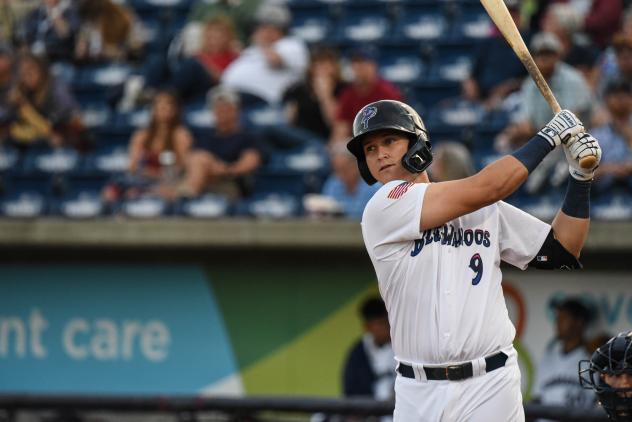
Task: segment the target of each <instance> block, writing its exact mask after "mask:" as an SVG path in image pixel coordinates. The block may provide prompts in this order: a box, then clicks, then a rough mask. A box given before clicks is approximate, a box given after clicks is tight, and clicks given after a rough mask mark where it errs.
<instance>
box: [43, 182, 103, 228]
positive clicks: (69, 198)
mask: <svg viewBox="0 0 632 422" xmlns="http://www.w3.org/2000/svg"><path fill="white" fill-rule="evenodd" d="M108 180H109V175H98V176H95V175H91V176H71V177H68V178H66V180H65V183H64V192H63V193H62V194H61V198H60V199H54V200H51V201H50V202H51V203H50V212H51V214H55V215H60V216H63V217H67V218H73V219H86V218H95V217H99V216H102V215H104V214H105V204H104V202H103V199H102V197H101V192H102V190H103V188H104V186H105V185H106V183H107V181H108Z"/></svg>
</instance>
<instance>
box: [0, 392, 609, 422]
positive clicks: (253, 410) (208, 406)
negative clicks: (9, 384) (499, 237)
mask: <svg viewBox="0 0 632 422" xmlns="http://www.w3.org/2000/svg"><path fill="white" fill-rule="evenodd" d="M0 409H2V410H3V412H4V413H3V416H2V417H3V418H4V419H5V420H6V421H7V422H15V421H17V420H18V417H17V415H18V414H19V412H24V411H31V412H37V411H48V412H49V413H48V419H46V420H55V421H59V422H61V421H65V422H67V421H77V422H80V421H83V420H84V419H83V417H82V416H81V415H82V414H84V413H87V412H95V411H108V412H114V413H116V412H121V413H127V414H129V413H141V414H142V413H147V414H150V413H156V412H158V413H163V414H171V415H173V418H174V420H176V421H180V422H185V421H187V422H189V421H191V422H192V421H198V420H200V421H201V420H218V421H219V420H223V421H231V422H258V421H266V422H267V421H275V420H279V421H282V420H294V421H299V420H305V421H308V420H310V419H309V416H308V415H314V414H320V415H323V417H324V419H322V420H332V421H346V420H347V419H346V418H345V417H347V416H353V417H354V418H353V421H354V422H360V421H365V420H371V417H372V416H381V415H390V414H392V412H393V403H392V402H388V401H376V400H372V399H364V398H340V399H339V398H317V397H279V396H254V397H244V398H228V397H199V396H151V397H150V396H36V395H3V396H0ZM208 412H217V414H221V415H223V416H222V417H220V416H216V418H217V419H212V417H211V419H209V416H208ZM271 412H272V413H271ZM284 413H285V414H288V415H293V419H286V418H284V417H282V416H280V415H282V414H284ZM51 414H52V416H51ZM202 414H207V415H206V416H204V417H202V416H200V415H202ZM260 414H261V415H262V416H259V415H260ZM274 414H276V415H278V416H276V417H275V416H274ZM299 415H303V419H301V418H300V416H299ZM325 415H330V417H329V418H326V417H325ZM525 415H526V419H527V421H534V420H536V419H540V418H542V419H548V420H557V421H560V422H571V421H578V422H602V421H607V420H608V419H607V417H606V416H605V413H604V412H603V410H601V409H593V410H590V411H587V410H584V409H574V408H564V407H554V406H544V405H537V404H527V405H525ZM86 420H87V419H86ZM490 422H492V421H490Z"/></svg>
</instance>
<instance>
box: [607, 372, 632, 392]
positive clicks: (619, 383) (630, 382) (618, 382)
mask: <svg viewBox="0 0 632 422" xmlns="http://www.w3.org/2000/svg"><path fill="white" fill-rule="evenodd" d="M603 380H604V381H605V382H606V383H607V384H608V385H609V386H610V387H613V388H632V374H621V375H608V374H604V375H603ZM623 395H624V396H625V397H632V391H626V392H625V393H623Z"/></svg>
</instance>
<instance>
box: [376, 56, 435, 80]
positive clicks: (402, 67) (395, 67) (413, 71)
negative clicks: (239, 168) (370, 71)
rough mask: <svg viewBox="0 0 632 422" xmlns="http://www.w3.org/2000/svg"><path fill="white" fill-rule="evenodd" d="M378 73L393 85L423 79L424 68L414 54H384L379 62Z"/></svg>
mask: <svg viewBox="0 0 632 422" xmlns="http://www.w3.org/2000/svg"><path fill="white" fill-rule="evenodd" d="M379 67H380V73H381V74H382V76H383V77H384V78H385V79H387V80H389V81H391V82H393V83H397V84H400V83H404V84H405V83H411V82H416V81H418V80H420V79H422V78H423V76H424V73H425V66H424V63H423V62H422V60H421V58H420V57H419V56H418V55H415V54H410V53H409V54H408V55H399V54H397V55H396V54H385V55H382V57H380V60H379Z"/></svg>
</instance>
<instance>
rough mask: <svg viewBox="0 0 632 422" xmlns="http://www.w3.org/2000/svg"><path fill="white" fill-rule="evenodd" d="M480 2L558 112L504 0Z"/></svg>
mask: <svg viewBox="0 0 632 422" xmlns="http://www.w3.org/2000/svg"><path fill="white" fill-rule="evenodd" d="M481 4H482V5H483V7H484V8H485V10H487V14H488V15H489V17H490V18H491V19H492V21H494V23H495V24H496V26H497V27H498V29H499V30H500V32H501V33H502V34H503V37H505V40H507V42H508V43H509V45H510V46H511V48H512V49H513V51H514V53H516V55H517V56H518V58H519V59H520V61H521V62H522V64H523V65H524V67H525V68H527V71H528V72H529V75H531V78H533V81H534V82H535V84H536V86H537V87H538V89H539V90H540V93H541V94H542V96H543V97H544V99H545V100H546V102H547V103H548V104H549V106H550V107H551V110H553V113H555V114H557V113H559V112H560V110H561V108H560V105H559V103H558V102H557V99H555V96H554V95H553V92H551V88H549V84H548V83H546V79H544V76H542V73H540V69H538V66H536V64H535V62H534V61H533V57H531V53H530V52H529V49H528V48H527V46H526V45H525V43H524V40H523V39H522V36H521V35H520V31H518V28H517V27H516V24H515V23H514V21H513V19H512V18H511V15H510V14H509V10H508V9H507V6H506V5H505V2H504V1H503V0H481ZM596 161H597V157H595V156H587V157H583V158H582V159H581V160H579V165H580V166H581V167H582V168H591V167H593V166H594V165H595V162H596Z"/></svg>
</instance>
